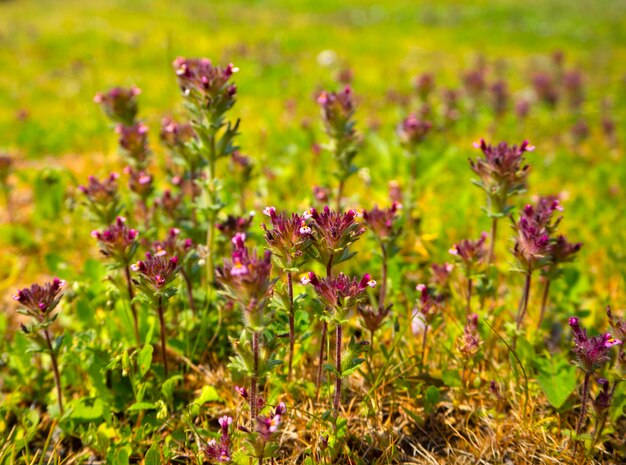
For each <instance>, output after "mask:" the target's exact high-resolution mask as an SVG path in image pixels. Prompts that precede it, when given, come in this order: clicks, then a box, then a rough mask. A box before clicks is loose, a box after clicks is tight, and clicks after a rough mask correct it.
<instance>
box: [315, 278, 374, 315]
mask: <svg viewBox="0 0 626 465" xmlns="http://www.w3.org/2000/svg"><path fill="white" fill-rule="evenodd" d="M308 283H310V284H311V285H312V286H313V288H314V289H315V293H316V294H317V296H318V297H319V299H320V301H321V302H322V303H323V304H324V305H325V307H326V308H327V309H328V310H331V311H333V312H335V313H341V314H345V313H347V312H348V311H349V310H350V309H352V308H354V307H355V306H356V305H357V304H358V303H359V302H360V301H361V300H363V299H364V298H365V291H366V290H367V288H368V287H370V288H373V287H376V281H374V280H373V279H372V277H371V276H370V275H369V274H368V273H365V274H364V275H363V277H362V278H361V279H360V280H359V279H357V278H349V277H347V276H346V275H344V274H343V273H339V274H338V275H337V276H335V277H328V276H327V277H325V278H318V277H317V275H316V274H315V273H313V272H312V271H311V272H309V274H308Z"/></svg>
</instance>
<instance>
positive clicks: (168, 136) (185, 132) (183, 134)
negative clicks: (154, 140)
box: [160, 118, 197, 150]
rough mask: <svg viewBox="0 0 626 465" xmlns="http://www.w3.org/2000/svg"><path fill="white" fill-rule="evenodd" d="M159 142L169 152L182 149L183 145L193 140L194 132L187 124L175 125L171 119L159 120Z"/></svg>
mask: <svg viewBox="0 0 626 465" xmlns="http://www.w3.org/2000/svg"><path fill="white" fill-rule="evenodd" d="M160 136H161V141H163V143H164V144H165V146H166V147H167V148H169V149H170V150H181V149H184V147H185V145H186V144H188V143H189V142H191V141H192V140H193V139H195V138H196V137H197V136H196V132H195V131H194V129H193V127H192V126H191V124H189V123H177V122H176V121H174V120H173V119H171V118H163V119H162V120H161V133H160Z"/></svg>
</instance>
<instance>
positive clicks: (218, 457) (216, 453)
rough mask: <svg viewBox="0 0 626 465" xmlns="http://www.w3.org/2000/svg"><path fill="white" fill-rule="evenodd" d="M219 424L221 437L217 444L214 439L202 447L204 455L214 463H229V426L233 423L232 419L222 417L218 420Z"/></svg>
mask: <svg viewBox="0 0 626 465" xmlns="http://www.w3.org/2000/svg"><path fill="white" fill-rule="evenodd" d="M218 422H219V424H220V430H221V437H220V442H219V443H218V442H217V441H216V440H215V439H211V440H210V441H209V442H208V443H207V444H206V445H205V446H204V454H205V455H206V457H207V458H208V459H209V460H212V461H215V462H230V460H231V451H230V442H231V441H230V431H229V430H230V425H231V424H232V423H233V419H232V418H231V417H229V416H226V415H224V416H223V417H221V418H220V419H219V420H218Z"/></svg>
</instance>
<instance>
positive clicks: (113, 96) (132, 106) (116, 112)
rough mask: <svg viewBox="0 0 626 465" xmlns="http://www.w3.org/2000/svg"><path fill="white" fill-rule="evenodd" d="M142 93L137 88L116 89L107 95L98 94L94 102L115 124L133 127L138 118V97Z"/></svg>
mask: <svg viewBox="0 0 626 465" xmlns="http://www.w3.org/2000/svg"><path fill="white" fill-rule="evenodd" d="M140 93H141V90H139V89H138V88H137V87H130V88H128V89H124V88H121V87H114V88H113V89H111V90H109V91H108V92H106V93H102V92H98V93H97V94H96V96H95V97H94V99H93V101H94V102H96V103H98V104H99V105H100V106H101V107H102V109H103V110H104V113H105V114H106V115H107V116H108V117H109V118H111V120H113V121H114V122H116V123H121V124H123V125H125V126H132V125H133V124H134V122H135V117H136V116H137V96H138V95H139V94H140Z"/></svg>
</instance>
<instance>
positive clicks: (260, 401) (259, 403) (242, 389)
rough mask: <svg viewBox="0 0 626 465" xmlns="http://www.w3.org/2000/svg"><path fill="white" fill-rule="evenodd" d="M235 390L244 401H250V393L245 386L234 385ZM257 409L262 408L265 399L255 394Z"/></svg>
mask: <svg viewBox="0 0 626 465" xmlns="http://www.w3.org/2000/svg"><path fill="white" fill-rule="evenodd" d="M235 391H236V392H237V394H239V395H240V396H241V397H243V398H244V400H246V401H250V394H249V393H248V390H247V389H246V388H245V387H239V386H235ZM256 403H257V410H261V409H263V407H265V399H263V397H261V396H259V395H258V394H257V396H256Z"/></svg>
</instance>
